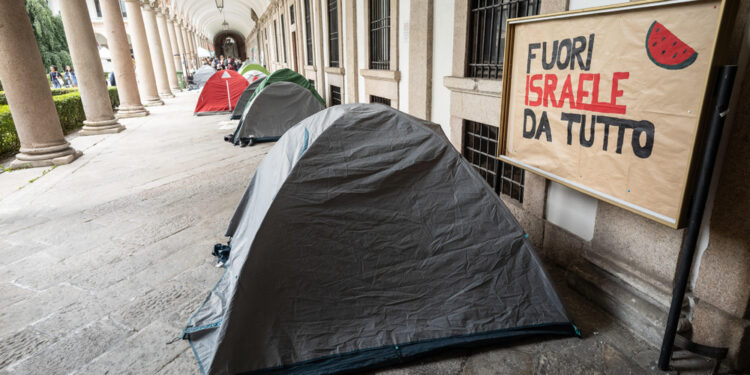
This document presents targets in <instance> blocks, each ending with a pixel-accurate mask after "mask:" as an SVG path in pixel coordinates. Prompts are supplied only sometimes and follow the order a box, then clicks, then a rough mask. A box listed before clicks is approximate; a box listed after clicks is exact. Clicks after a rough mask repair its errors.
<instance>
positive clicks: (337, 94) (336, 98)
mask: <svg viewBox="0 0 750 375" xmlns="http://www.w3.org/2000/svg"><path fill="white" fill-rule="evenodd" d="M339 104H341V87H338V86H333V85H331V106H334V105H339Z"/></svg>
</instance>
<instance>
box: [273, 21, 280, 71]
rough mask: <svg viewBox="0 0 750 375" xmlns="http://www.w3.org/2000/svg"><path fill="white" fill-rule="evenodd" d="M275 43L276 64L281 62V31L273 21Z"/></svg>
mask: <svg viewBox="0 0 750 375" xmlns="http://www.w3.org/2000/svg"><path fill="white" fill-rule="evenodd" d="M273 42H274V45H275V46H276V62H279V30H278V29H277V28H276V20H273Z"/></svg>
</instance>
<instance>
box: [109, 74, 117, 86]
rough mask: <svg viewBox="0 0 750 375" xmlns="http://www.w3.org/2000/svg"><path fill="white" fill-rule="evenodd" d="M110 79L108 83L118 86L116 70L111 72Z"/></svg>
mask: <svg viewBox="0 0 750 375" xmlns="http://www.w3.org/2000/svg"><path fill="white" fill-rule="evenodd" d="M108 80H109V82H108V83H109V85H110V86H112V87H115V86H117V81H115V72H109V77H108Z"/></svg>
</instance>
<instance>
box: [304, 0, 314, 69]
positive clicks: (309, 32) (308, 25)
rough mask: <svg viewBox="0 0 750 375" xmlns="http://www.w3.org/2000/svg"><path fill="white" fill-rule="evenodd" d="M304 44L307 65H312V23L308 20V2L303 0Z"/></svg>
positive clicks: (308, 0)
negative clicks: (305, 46)
mask: <svg viewBox="0 0 750 375" xmlns="http://www.w3.org/2000/svg"><path fill="white" fill-rule="evenodd" d="M305 44H306V45H307V65H312V64H313V42H312V21H311V19H310V0H305Z"/></svg>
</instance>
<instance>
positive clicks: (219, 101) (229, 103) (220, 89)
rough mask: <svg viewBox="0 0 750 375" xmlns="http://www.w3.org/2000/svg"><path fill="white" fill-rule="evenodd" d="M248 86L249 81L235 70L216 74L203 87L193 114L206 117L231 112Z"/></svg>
mask: <svg viewBox="0 0 750 375" xmlns="http://www.w3.org/2000/svg"><path fill="white" fill-rule="evenodd" d="M247 85H248V82H247V80H246V79H245V78H244V77H242V76H241V75H239V74H238V73H237V72H235V71H233V70H221V71H218V72H216V73H214V75H212V76H211V78H209V79H208V81H206V84H205V85H204V86H203V90H202V91H201V95H200V96H199V97H198V103H196V104H195V111H193V113H194V114H196V115H205V114H214V113H224V112H231V111H232V110H233V109H234V108H235V107H236V105H237V101H238V100H239V99H240V95H242V92H243V91H244V90H245V88H246V87H247Z"/></svg>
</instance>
